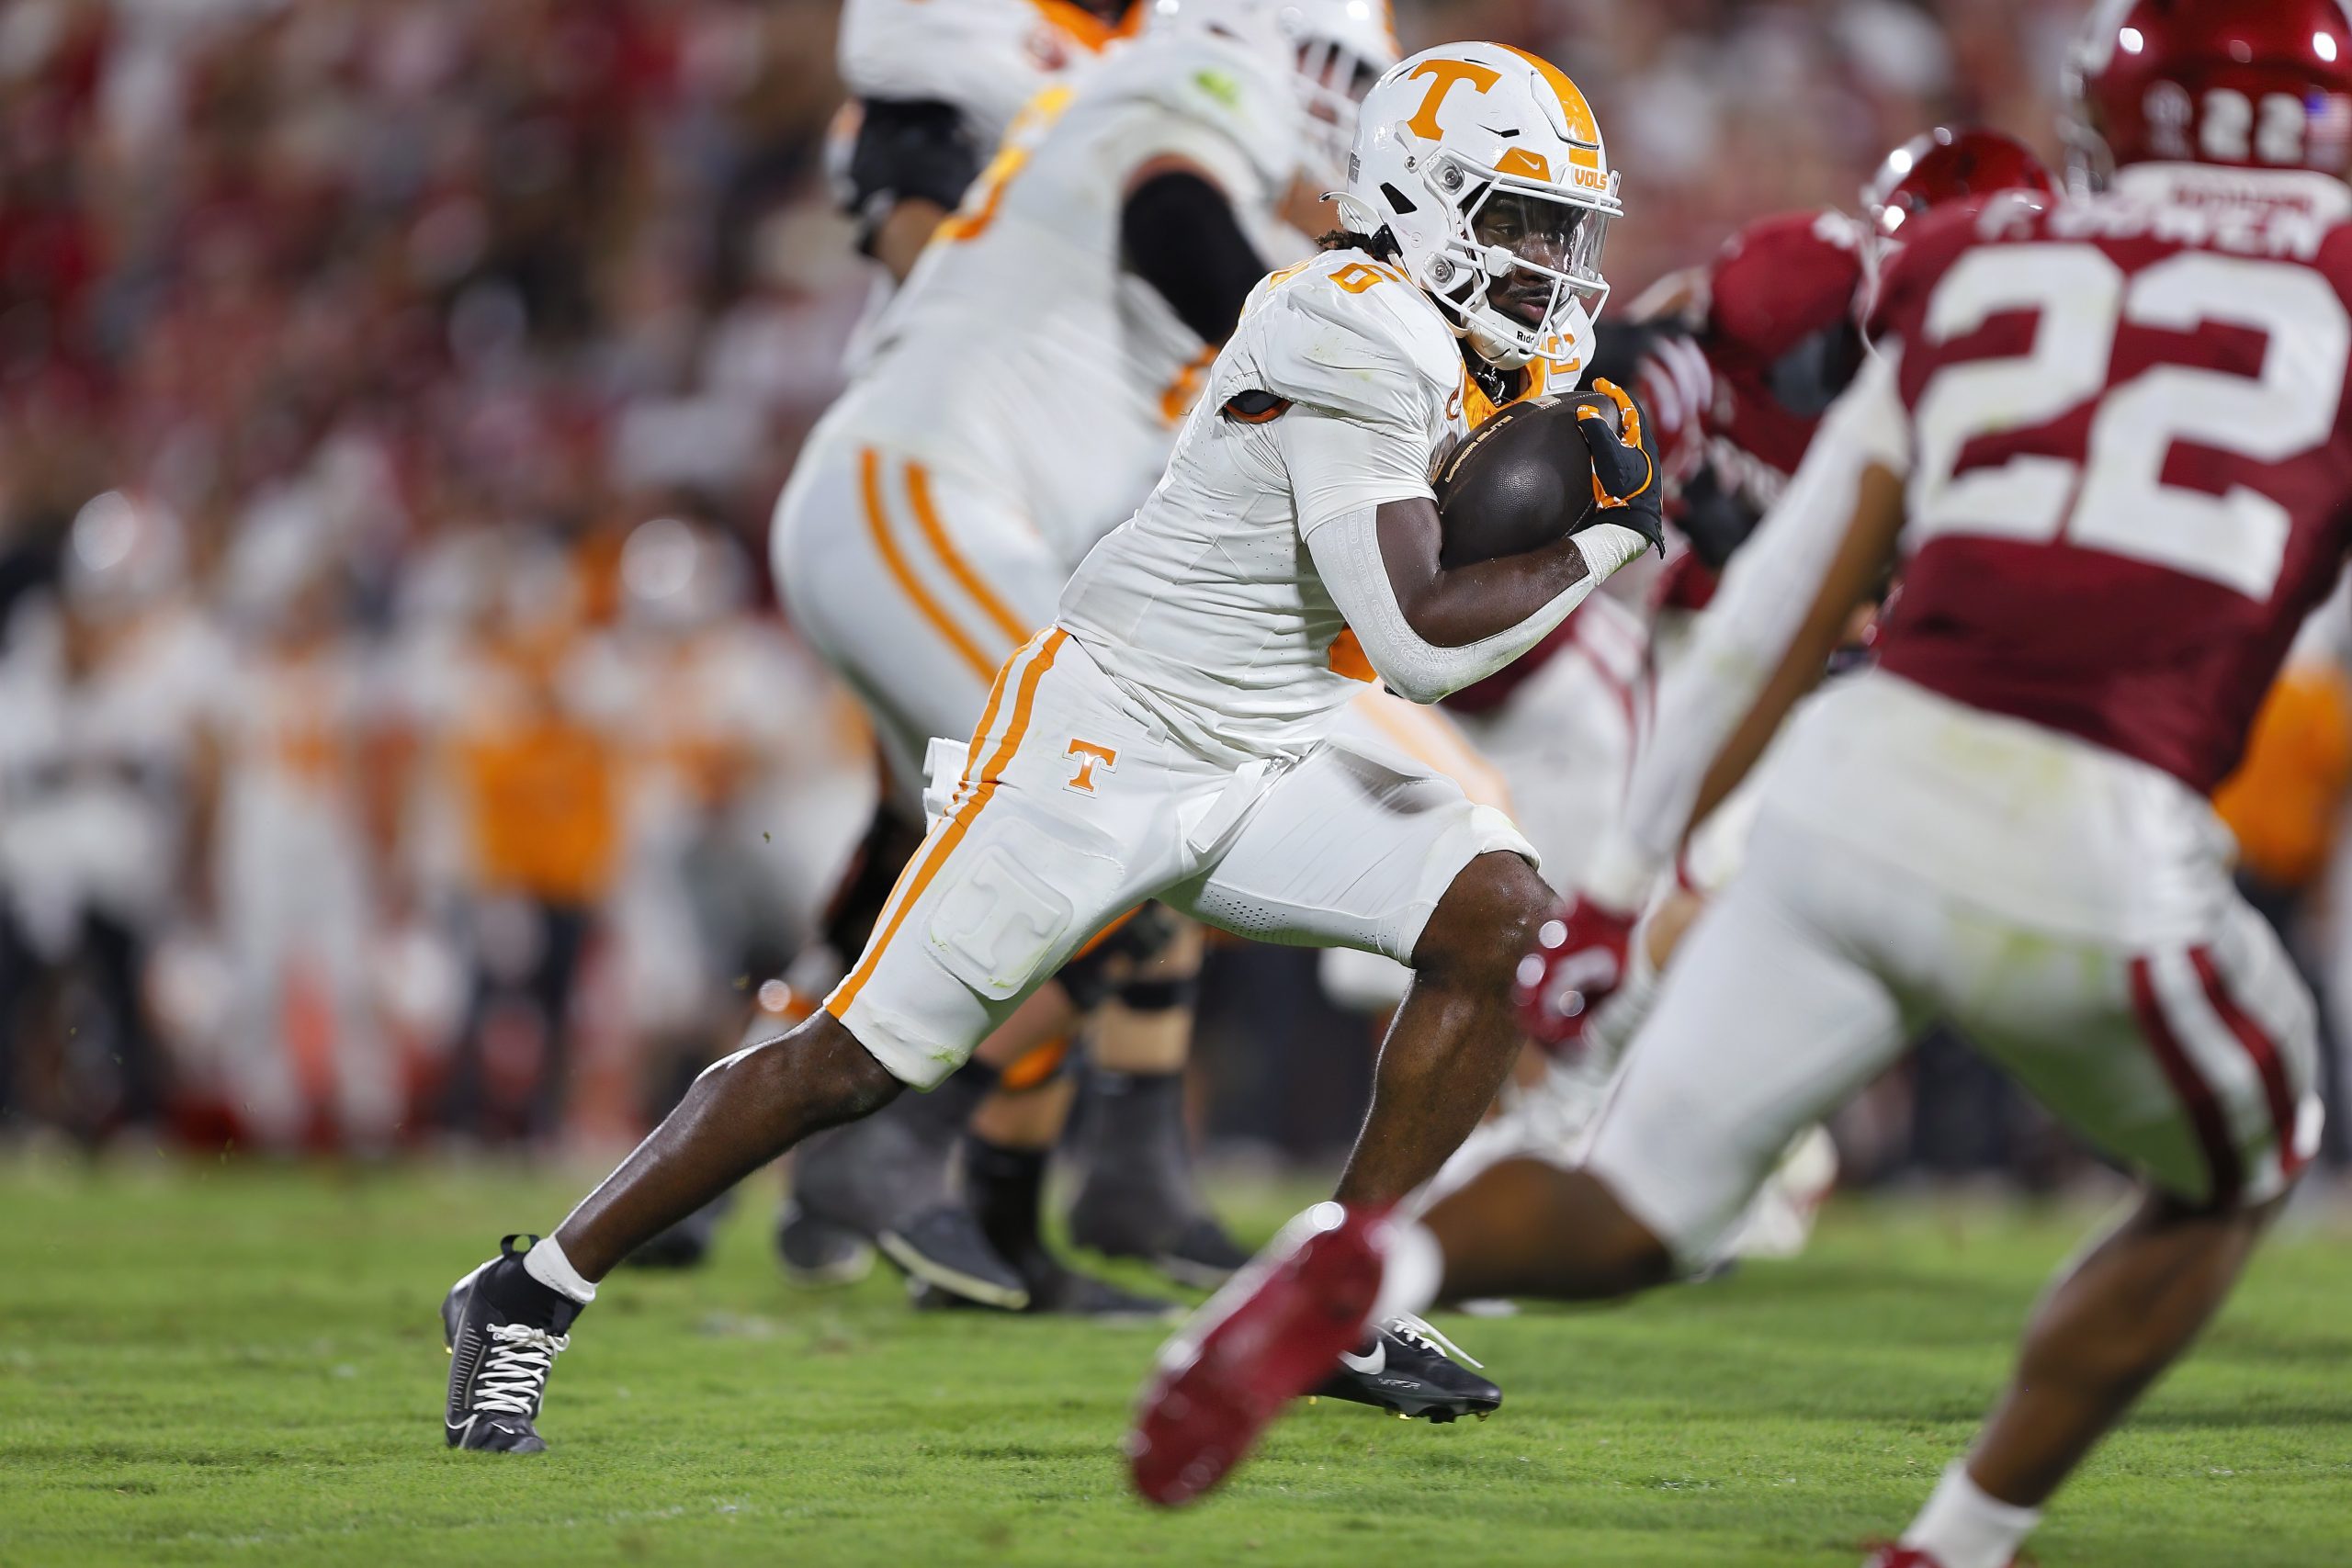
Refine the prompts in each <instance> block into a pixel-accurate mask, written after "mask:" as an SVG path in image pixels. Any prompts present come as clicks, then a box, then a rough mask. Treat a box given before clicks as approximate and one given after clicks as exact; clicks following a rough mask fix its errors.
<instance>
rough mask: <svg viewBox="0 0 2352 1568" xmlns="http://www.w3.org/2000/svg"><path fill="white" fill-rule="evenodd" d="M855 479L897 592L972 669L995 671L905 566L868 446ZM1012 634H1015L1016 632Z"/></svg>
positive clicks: (983, 673)
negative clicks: (883, 501)
mask: <svg viewBox="0 0 2352 1568" xmlns="http://www.w3.org/2000/svg"><path fill="white" fill-rule="evenodd" d="M857 480H858V487H859V491H860V492H861V494H862V495H863V497H864V499H865V531H866V532H867V533H868V534H870V535H871V536H873V538H874V547H875V549H876V551H877V552H879V553H880V555H881V557H882V564H883V565H884V566H886V567H888V569H889V571H890V576H891V578H892V580H893V581H896V582H897V583H898V585H899V592H901V593H904V594H905V595H906V596H907V602H908V603H909V604H912V605H913V606H914V607H915V612H916V614H918V615H922V618H923V619H924V620H925V621H927V622H929V623H930V624H931V629H932V630H933V631H934V632H937V633H938V634H939V636H940V638H941V640H943V641H944V642H945V643H946V644H947V646H948V647H950V648H952V649H955V650H956V653H957V655H958V656H960V657H961V658H962V659H963V660H964V662H965V663H967V664H968V665H970V666H971V667H972V672H973V673H974V674H976V675H978V676H979V677H980V679H981V680H983V681H985V680H987V679H988V678H989V675H990V674H992V673H993V672H994V671H995V670H996V668H997V667H996V665H995V664H994V663H992V662H991V661H990V660H989V656H988V655H987V654H986V653H983V652H982V651H981V650H980V645H979V644H978V643H976V642H974V641H973V640H972V639H971V638H970V637H967V636H965V635H964V628H963V627H961V626H957V625H956V623H955V622H954V621H953V620H951V619H949V618H948V615H947V612H946V610H945V609H944V608H943V607H942V606H941V604H940V603H939V601H938V600H936V599H934V598H933V597H932V596H931V592H930V590H928V589H926V588H925V587H923V585H922V582H920V581H917V579H916V577H915V574H914V570H913V569H912V568H910V567H909V566H908V565H907V558H906V555H905V553H904V552H903V551H901V550H900V549H899V543H898V541H897V540H895V539H893V538H891V537H890V524H889V518H888V515H887V513H885V512H884V511H883V507H882V457H881V454H879V453H877V452H876V451H875V450H874V448H873V447H871V446H865V447H861V448H860V449H859V450H858V454H857ZM1014 635H1015V636H1016V637H1017V636H1018V635H1019V634H1018V633H1015V634H1014Z"/></svg>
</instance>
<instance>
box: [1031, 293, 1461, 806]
mask: <svg viewBox="0 0 2352 1568" xmlns="http://www.w3.org/2000/svg"><path fill="white" fill-rule="evenodd" d="M1466 380H1467V378H1466V376H1465V373H1464V365H1463V360H1462V355H1461V351H1460V347H1459V344H1458V343H1457V340H1456V339H1455V338H1454V336H1453V332H1452V330H1451V329H1450V328H1449V327H1448V326H1447V325H1446V322H1445V320H1444V318H1443V317H1442V315H1440V314H1439V312H1438V309H1437V307H1436V306H1435V305H1434V304H1432V303H1430V299H1429V298H1428V297H1427V296H1426V295H1424V294H1423V293H1422V292H1421V291H1420V290H1419V288H1416V287H1415V286H1414V285H1413V284H1412V282H1411V281H1410V280H1408V278H1407V277H1406V276H1405V275H1404V274H1403V273H1401V272H1398V271H1397V270H1396V269H1395V268H1394V267H1390V266H1386V265H1380V264H1377V263H1374V262H1373V261H1372V260H1370V258H1368V257H1366V256H1365V255H1364V254H1362V253H1361V252H1356V251H1336V252H1331V253H1329V254H1324V255H1320V256H1317V257H1316V258H1315V259H1313V260H1312V261H1309V262H1306V263H1304V264H1302V265H1299V266H1297V267H1294V268H1292V269H1290V270H1289V271H1287V272H1280V273H1276V274H1274V275H1273V276H1272V277H1270V278H1268V279H1267V280H1266V281H1265V282H1264V283H1261V284H1260V285H1259V286H1258V288H1257V291H1256V292H1255V293H1253V294H1252V295H1251V296H1250V303H1249V305H1248V307H1247V308H1246V309H1245V310H1243V312H1242V316H1241V323H1240V325H1239V326H1238V328H1237V329H1236V330H1235V332H1234V334H1233V338H1232V341H1231V342H1229V343H1228V344H1227V345H1226V347H1225V352H1224V353H1223V354H1221V355H1218V357H1217V360H1216V366H1215V367H1214V368H1213V369H1212V370H1211V371H1210V374H1209V377H1208V387H1207V390H1206V393H1205V395H1204V396H1203V397H1202V399H1201V400H1200V403H1199V405H1198V406H1197V407H1196V408H1195V409H1194V410H1193V414H1192V417H1191V419H1190V420H1189V421H1188V422H1187V423H1186V424H1185V426H1184V430H1183V434H1182V436H1181V437H1180V438H1179V440H1178V442H1177V445H1176V452H1175V456H1174V457H1172V458H1171V459H1170V462H1169V465H1168V470H1167V474H1166V477H1165V478H1163V479H1161V480H1160V481H1159V486H1158V488H1156V489H1155V490H1153V491H1152V492H1151V495H1150V497H1149V499H1148V500H1147V501H1145V502H1144V504H1143V506H1142V509H1141V510H1139V511H1138V512H1136V514H1135V516H1134V517H1133V518H1131V519H1129V520H1128V521H1127V522H1126V523H1125V524H1124V525H1121V526H1120V527H1119V528H1118V530H1117V531H1116V532H1114V533H1113V534H1112V535H1111V536H1109V537H1107V538H1105V539H1104V540H1103V542H1102V543H1101V544H1100V545H1097V546H1096V547H1095V548H1094V550H1093V553H1091V555H1089V556H1088V557H1087V558H1086V560H1085V562H1084V564H1083V565H1081V566H1080V568H1079V570H1078V572H1077V574H1076V575H1075V576H1074V577H1072V578H1071V580H1070V583H1069V588H1068V589H1067V590H1065V591H1064V592H1063V594H1062V602H1061V609H1060V615H1059V619H1060V622H1061V624H1062V625H1063V626H1067V627H1068V628H1069V631H1070V634H1071V635H1072V636H1073V637H1077V638H1078V639H1079V641H1080V642H1081V643H1082V644H1084V645H1085V647H1086V649H1087V650H1088V651H1089V652H1090V653H1091V654H1092V655H1093V658H1094V660H1095V662H1096V663H1097V664H1099V665H1100V666H1101V667H1102V668H1103V671H1105V672H1106V673H1108V674H1109V675H1110V676H1111V677H1112V678H1113V679H1114V681H1116V682H1119V683H1120V684H1121V685H1122V686H1123V687H1125V689H1126V691H1127V693H1128V694H1129V695H1131V696H1132V697H1134V698H1135V699H1136V701H1137V702H1139V703H1140V704H1142V705H1144V706H1145V707H1147V708H1148V709H1149V710H1150V711H1151V712H1152V713H1153V714H1154V715H1155V716H1157V717H1159V719H1160V721H1161V722H1162V723H1164V724H1166V725H1167V726H1168V727H1169V728H1170V731H1171V732H1172V733H1173V734H1174V735H1175V736H1176V738H1177V739H1180V740H1181V741H1182V742H1183V743H1184V744H1185V745H1187V746H1189V747H1192V748H1193V749H1194V750H1198V751H1200V752H1201V753H1202V754H1203V755H1204V756H1207V757H1211V758H1214V759H1216V760H1219V761H1238V760H1247V759H1250V758H1253V757H1275V756H1283V755H1292V756H1295V755H1296V754H1298V753H1300V752H1302V751H1304V750H1306V748H1308V747H1310V746H1312V745H1314V744H1315V743H1316V742H1317V741H1318V740H1320V739H1322V738H1323V736H1324V734H1325V733H1326V731H1327V730H1328V729H1329V727H1330V723H1331V720H1332V717H1333V715H1334V712H1335V710H1336V709H1338V708H1339V707H1340V705H1342V704H1344V703H1345V702H1347V701H1348V699H1349V698H1350V697H1351V696H1352V695H1353V694H1355V693H1356V692H1358V691H1360V690H1362V688H1361V687H1360V686H1359V685H1358V684H1357V683H1356V682H1357V681H1359V680H1363V679H1367V678H1369V671H1367V670H1364V669H1363V668H1361V660H1362V654H1361V651H1360V650H1359V651H1357V652H1356V653H1355V655H1354V658H1353V660H1351V658H1350V657H1349V651H1348V648H1347V645H1346V644H1344V643H1341V641H1340V636H1341V633H1343V632H1344V631H1345V630H1346V626H1345V623H1344V621H1343V619H1342V617H1341V616H1340V612H1339V610H1338V609H1337V608H1336V607H1335V606H1334V605H1333V604H1332V602H1331V596H1330V594H1329V592H1328V591H1326V590H1325V588H1324V586H1323V582H1322V580H1321V579H1320V578H1319V577H1318V576H1317V573H1316V570H1315V563H1314V560H1313V558H1312V557H1311V556H1310V555H1309V554H1308V551H1307V548H1306V539H1305V536H1304V534H1303V533H1302V529H1301V522H1302V513H1306V514H1307V515H1306V525H1307V527H1309V528H1311V527H1312V526H1314V525H1316V524H1317V522H1319V521H1321V520H1323V519H1325V518H1328V517H1330V516H1333V515H1337V514H1339V513H1341V512H1344V511H1346V510H1350V509H1351V508H1353V507H1358V506H1364V505H1374V504H1377V503H1378V502H1384V501H1397V500H1404V499H1408V498H1409V497H1410V496H1413V495H1416V494H1419V495H1429V494H1430V493H1431V492H1430V485H1429V477H1430V470H1431V468H1432V467H1433V466H1434V464H1433V459H1434V458H1435V457H1436V455H1437V452H1438V450H1439V447H1440V446H1441V444H1442V442H1443V441H1444V439H1445V438H1446V436H1447V435H1449V434H1456V433H1459V432H1460V431H1462V430H1463V429H1464V428H1465V427H1466V425H1467V423H1470V422H1469V420H1468V419H1467V418H1465V414H1464V401H1465V397H1464V391H1465V384H1466ZM1253 391H1254V392H1262V393H1267V394H1270V395H1271V396H1272V397H1274V398H1278V399H1282V400H1284V404H1286V405H1287V406H1286V407H1284V408H1283V412H1278V413H1274V414H1272V416H1271V417H1269V418H1267V419H1266V420H1265V421H1264V422H1263V423H1250V421H1249V420H1247V419H1246V418H1241V417H1236V416H1234V415H1229V414H1227V413H1225V412H1221V411H1222V410H1223V408H1224V406H1225V404H1226V403H1227V401H1228V400H1231V399H1233V398H1235V397H1236V396H1238V395H1239V394H1241V393H1245V392H1253ZM1318 419H1336V420H1340V421H1345V422H1347V423H1351V424H1357V425H1362V426H1364V427H1367V428H1368V429H1370V430H1371V431H1373V432H1374V433H1375V434H1377V435H1378V436H1380V437H1381V438H1382V439H1381V440H1380V441H1379V442H1378V443H1377V445H1376V446H1374V451H1375V452H1376V453H1377V457H1376V459H1375V460H1373V461H1369V462H1367V464H1366V468H1365V471H1364V472H1363V474H1362V475H1361V476H1360V478H1358V479H1355V480H1354V481H1353V483H1352V486H1351V488H1350V489H1348V490H1347V491H1344V492H1335V491H1332V490H1330V489H1329V488H1328V487H1327V488H1325V489H1324V490H1322V491H1318V492H1317V494H1316V495H1314V496H1313V497H1310V498H1305V501H1304V503H1302V498H1300V497H1298V496H1296V495H1295V493H1294V487H1293V484H1292V481H1291V476H1290V473H1289V469H1288V466H1287V463H1286V460H1285V457H1284V447H1285V446H1286V445H1287V444H1288V443H1289V442H1291V441H1292V440H1294V439H1296V438H1298V435H1303V434H1306V433H1305V432H1298V433H1296V434H1294V433H1293V432H1292V431H1291V430H1290V429H1287V428H1286V427H1288V426H1292V425H1295V424H1296V423H1301V422H1306V421H1313V420H1318ZM1335 645H1339V646H1338V649H1337V651H1336V652H1335ZM1351 664H1352V665H1355V666H1357V667H1356V668H1352V669H1351V668H1349V667H1350V666H1351ZM1335 666H1337V667H1335Z"/></svg>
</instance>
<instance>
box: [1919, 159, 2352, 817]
mask: <svg viewBox="0 0 2352 1568" xmlns="http://www.w3.org/2000/svg"><path fill="white" fill-rule="evenodd" d="M2347 218H2352V191H2347V189H2346V186H2344V185H2343V184H2342V183H2340V182H2338V181H2336V180H2335V179H2333V178H2331V177H2329V176H2327V175H2316V174H2308V173H2287V174H2252V173H2245V172H2241V171H2228V170H2214V169H2205V168H2199V167H2194V166H2190V165H2185V164H2140V165H2135V166H2132V167H2131V168H2127V169H2125V170H2123V171H2122V172H2121V173H2120V175H2118V176H2117V179H2116V182H2115V188H2114V189H2113V190H2112V191H2110V192H2109V193H2108V194H2105V195H2101V196H2097V197H2088V198H2085V199H2082V200H2079V201H2075V202H2071V203H2066V204H2062V205H2059V206H2056V207H2051V208H2046V209H2038V208H2036V207H2033V206H2031V205H2029V204H2027V203H2025V202H2023V201H2020V200H2018V199H2017V198H2015V197H1993V198H1991V199H1990V200H1988V201H1986V202H1985V203H1983V204H1981V205H1978V206H1973V207H1961V208H1956V209H1949V210H1946V211H1943V212H1939V213H1937V214H1935V215H1933V216H1932V217H1931V218H1929V219H1928V220H1927V221H1925V222H1924V223H1922V224H1921V225H1920V226H1919V228H1918V230H1917V231H1916V232H1915V233H1913V234H1912V235H1911V236H1910V243H1908V244H1907V245H1906V246H1905V249H1904V251H1903V254H1901V256H1900V257H1899V258H1897V259H1896V260H1895V261H1894V262H1893V263H1892V264H1891V265H1890V266H1889V267H1888V270H1887V273H1886V275H1885V278H1884V283H1883V290H1882V293H1881V296H1880V299H1879V303H1878V307H1877V309H1876V311H1875V312H1874V315H1873V337H1874V340H1875V341H1876V342H1877V343H1878V344H1880V345H1881V346H1882V347H1883V349H1884V350H1885V351H1887V352H1889V353H1893V354H1898V355H1900V356H1901V357H1900V362H1899V363H1900V375H1899V378H1898V386H1899V390H1900V393H1901V396H1902V398H1903V401H1904V404H1905V407H1906V408H1907V409H1908V411H1909V412H1910V417H1911V429H1912V444H1913V452H1912V471H1911V475H1910V484H1909V513H1908V521H1907V523H1906V525H1905V535H1904V546H1905V553H1906V561H1905V566H1904V568H1903V571H1902V587H1901V589H1900V590H1899V592H1898V593H1897V595H1896V598H1895V601H1894V604H1893V606H1892V607H1891V610H1890V612H1889V614H1888V615H1887V617H1886V619H1885V621H1884V623H1883V626H1882V630H1881V634H1880V639H1879V644H1878V650H1879V658H1880V660H1881V663H1882V664H1883V667H1884V668H1885V669H1886V670H1888V671H1891V672H1893V673H1894V674H1897V675H1900V676H1903V677H1904V678H1905V679H1907V680H1910V681H1913V682H1917V683H1918V684H1920V685H1923V686H1926V687H1928V688H1929V689H1931V690H1933V691H1937V692H1939V693H1942V694H1945V695H1946V696H1949V697H1951V698H1953V699H1954V700H1956V701H1959V702H1962V703H1966V704H1968V705H1972V706H1974V707H1978V708H1982V709H1985V710H1988V711H1990V712H1994V713H2000V714H2007V715H2011V716H2016V717H2018V718H2022V719H2027V720H2030V721H2031V722H2033V723H2036V724H2039V725H2042V726H2045V727H2047V728H2052V729H2056V730H2060V731H2063V732H2065V733H2068V734H2072V735H2075V736H2079V737H2081V738H2082V739H2086V740H2089V741H2092V742H2094V743H2096V744H2098V745H2100V746H2104V747H2108V748H2109V749H2111V750H2116V751H2120V752H2121V753H2123V754H2125V755H2127V756H2131V757H2135V758H2138V759H2139V760H2141V761H2145V762H2148V763H2150V764H2152V765H2154V766H2155V767H2158V768H2161V769H2163V770H2165V772H2167V773H2173V774H2175V775H2176V776H2177V777H2178V778H2180V779H2182V780H2183V781H2185V782H2186V783H2188V784H2189V785H2190V786H2192V787H2193V788H2195V789H2197V790H2198V791H2199V793H2210V792H2211V789H2212V788H2213V786H2214V785H2216V784H2219V783H2220V782H2221V780H2222V778H2223V776H2224V775H2226V774H2227V773H2229V771H2230V770H2231V768H2232V767H2233V764H2234V763H2235V761H2236V760H2237V757H2238V755H2239V752H2240V751H2241V750H2242V749H2243V748H2244V745H2245V737H2246V732H2247V729H2248V728H2249V726H2250V725H2251V723H2252V722H2253V718H2254V714H2255V710H2256V707H2257V705H2259V704H2260V702H2261V700H2262V696H2263V694H2264V693H2265V691H2266V690H2267V688H2268V687H2269V684H2270V681H2271V678H2272V676H2273V674H2274V673H2275V672H2276V671H2277V670H2278V665H2279V662H2280V660H2282V659H2283V657H2284V656H2285V654H2286V651H2287V648H2288V644H2289V643H2290V641H2291V640H2292V638H2293V637H2294V635H2295V632H2296V628H2297V627H2298V626H2301V623H2302V621H2303V619H2304V617H2305V615H2307V614H2308V613H2309V612H2310V611H2311V609H2312V607H2313V606H2314V605H2316V604H2318V603H2319V602H2320V601H2321V599H2322V598H2324V596H2325V594H2326V593H2327V592H2328V590H2329V588H2330V587H2331V586H2332V585H2333V584H2334V582H2335V579H2336V576H2337V574H2338V571H2339V570H2340V568H2341V566H2342V563H2343V559H2344V554H2345V548H2346V539H2347V525H2352V427H2347V423H2346V418H2345V411H2344V403H2345V391H2346V368H2347V364H2352V310H2347V309H2346V299H2347V293H2346V289H2347V285H2352V228H2347V226H2346V220H2347Z"/></svg>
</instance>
